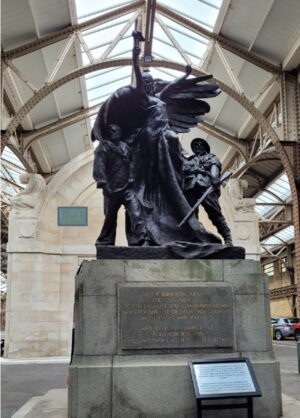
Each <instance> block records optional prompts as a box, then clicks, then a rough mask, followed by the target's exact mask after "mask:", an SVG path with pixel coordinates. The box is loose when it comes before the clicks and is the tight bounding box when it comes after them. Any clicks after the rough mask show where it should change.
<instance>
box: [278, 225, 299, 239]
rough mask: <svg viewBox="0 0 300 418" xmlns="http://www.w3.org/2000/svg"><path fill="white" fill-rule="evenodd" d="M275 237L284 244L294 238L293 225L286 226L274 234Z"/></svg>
mask: <svg viewBox="0 0 300 418" xmlns="http://www.w3.org/2000/svg"><path fill="white" fill-rule="evenodd" d="M276 237H278V238H280V239H282V240H283V241H285V242H288V241H290V240H292V239H294V237H295V228H294V226H293V225H290V226H288V227H287V228H285V229H282V230H281V231H279V232H277V233H276Z"/></svg>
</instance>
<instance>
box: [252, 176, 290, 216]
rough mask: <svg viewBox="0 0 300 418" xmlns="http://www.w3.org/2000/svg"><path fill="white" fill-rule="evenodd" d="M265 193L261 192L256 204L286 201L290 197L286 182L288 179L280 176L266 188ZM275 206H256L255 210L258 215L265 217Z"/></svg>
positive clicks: (288, 186)
mask: <svg viewBox="0 0 300 418" xmlns="http://www.w3.org/2000/svg"><path fill="white" fill-rule="evenodd" d="M266 190H268V191H270V192H271V193H273V194H274V195H273V194H271V193H268V192H267V191H264V192H262V193H261V194H260V195H259V196H258V197H257V198H256V202H257V203H272V202H274V203H278V202H279V201H280V200H283V201H287V200H288V199H289V197H290V196H291V189H290V185H289V182H288V178H287V175H286V174H282V175H281V176H280V177H279V178H278V179H277V180H275V181H274V182H273V183H272V184H271V185H270V186H269V187H267V189H266ZM274 208H275V206H271V205H270V206H256V208H255V210H256V212H258V213H259V214H260V215H262V216H265V215H267V214H268V213H269V212H272V211H273V210H274Z"/></svg>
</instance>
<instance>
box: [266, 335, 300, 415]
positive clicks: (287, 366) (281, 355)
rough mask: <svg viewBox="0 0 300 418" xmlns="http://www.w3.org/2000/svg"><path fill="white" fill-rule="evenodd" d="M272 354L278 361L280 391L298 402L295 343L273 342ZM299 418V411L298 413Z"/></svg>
mask: <svg viewBox="0 0 300 418" xmlns="http://www.w3.org/2000/svg"><path fill="white" fill-rule="evenodd" d="M273 348H274V353H275V355H276V357H277V358H278V360H279V361H280V373H281V388H282V389H281V390H282V392H283V393H285V394H286V395H288V396H291V397H292V398H294V399H297V400H298V401H300V374H299V373H298V360H297V343H296V341H295V340H294V339H292V338H291V339H287V340H284V341H276V342H273ZM298 414H299V415H298V417H299V418H300V410H299V412H298Z"/></svg>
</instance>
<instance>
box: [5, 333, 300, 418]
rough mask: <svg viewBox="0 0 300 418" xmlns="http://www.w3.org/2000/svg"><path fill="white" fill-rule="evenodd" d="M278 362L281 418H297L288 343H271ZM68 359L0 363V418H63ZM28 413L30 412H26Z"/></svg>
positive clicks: (299, 382) (298, 385)
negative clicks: (0, 366) (0, 393)
mask: <svg viewBox="0 0 300 418" xmlns="http://www.w3.org/2000/svg"><path fill="white" fill-rule="evenodd" d="M274 352H275V355H276V357H277V358H278V360H279V361H280V368H281V386H282V393H283V408H284V418H299V417H300V374H299V373H298V360H297V346H296V342H295V341H294V340H292V339H289V340H285V341H278V342H277V341H276V342H274ZM67 370H68V359H52V360H48V363H45V361H35V362H28V361H26V362H25V361H24V362H22V361H11V362H9V361H8V360H4V362H3V363H2V411H1V417H2V418H23V417H27V418H42V417H44V416H47V417H49V418H66V417H67V414H66V404H67V392H66V386H67V385H66V379H67ZM30 411H31V412H30Z"/></svg>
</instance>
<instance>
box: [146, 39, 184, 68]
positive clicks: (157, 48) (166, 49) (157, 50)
mask: <svg viewBox="0 0 300 418" xmlns="http://www.w3.org/2000/svg"><path fill="white" fill-rule="evenodd" d="M171 45H172V44H169V45H166V44H164V43H162V42H161V41H159V40H157V39H155V38H154V39H153V42H152V50H153V55H155V56H157V57H158V58H161V59H165V60H168V61H174V62H180V63H186V62H185V60H184V58H183V57H182V55H181V54H180V53H179V52H178V51H177V49H176V48H174V47H172V46H171Z"/></svg>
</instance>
